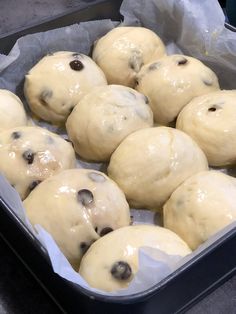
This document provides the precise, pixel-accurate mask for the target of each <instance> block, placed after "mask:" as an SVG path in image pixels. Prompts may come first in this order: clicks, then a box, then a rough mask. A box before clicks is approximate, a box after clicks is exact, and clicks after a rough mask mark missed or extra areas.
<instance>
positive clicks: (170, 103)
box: [136, 55, 219, 125]
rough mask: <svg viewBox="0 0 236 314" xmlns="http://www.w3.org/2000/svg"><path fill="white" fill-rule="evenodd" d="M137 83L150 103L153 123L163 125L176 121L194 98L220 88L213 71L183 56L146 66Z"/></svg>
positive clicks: (171, 57)
mask: <svg viewBox="0 0 236 314" xmlns="http://www.w3.org/2000/svg"><path fill="white" fill-rule="evenodd" d="M136 83H137V85H136V89H137V90H138V91H139V92H141V93H143V94H145V95H146V96H148V98H149V100H150V106H151V108H152V111H153V114H154V120H155V121H156V122H157V123H159V124H162V125H169V124H170V123H171V122H173V121H174V120H175V119H176V117H177V115H178V114H179V112H180V111H181V109H182V108H183V107H184V106H185V105H187V103H189V102H190V101H191V100H192V99H193V98H194V97H196V96H200V95H203V94H207V93H210V92H213V91H215V90H218V89H219V83H218V79H217V77H216V75H215V73H214V72H213V71H212V70H211V69H209V68H208V67H207V66H205V65H204V64H203V63H202V62H201V61H199V60H197V59H195V58H191V57H188V56H183V55H172V56H166V57H163V58H161V59H159V60H157V61H156V62H153V63H149V64H147V65H145V66H144V67H143V68H142V69H141V71H140V72H139V73H138V75H137V82H136Z"/></svg>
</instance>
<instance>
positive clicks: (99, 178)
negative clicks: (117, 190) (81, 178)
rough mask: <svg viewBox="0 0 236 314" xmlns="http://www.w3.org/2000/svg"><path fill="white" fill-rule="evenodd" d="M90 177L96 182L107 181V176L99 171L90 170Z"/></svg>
mask: <svg viewBox="0 0 236 314" xmlns="http://www.w3.org/2000/svg"><path fill="white" fill-rule="evenodd" d="M88 177H89V179H91V180H92V181H94V182H105V181H106V178H105V177H104V176H103V175H102V174H100V173H97V172H89V173H88Z"/></svg>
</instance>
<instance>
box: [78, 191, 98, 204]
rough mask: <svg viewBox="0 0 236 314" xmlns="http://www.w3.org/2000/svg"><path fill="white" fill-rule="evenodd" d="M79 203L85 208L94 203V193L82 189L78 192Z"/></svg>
mask: <svg viewBox="0 0 236 314" xmlns="http://www.w3.org/2000/svg"><path fill="white" fill-rule="evenodd" d="M77 198H78V201H79V202H81V203H82V205H83V206H88V205H90V204H91V203H92V202H93V199H94V197H93V193H92V192H91V191H89V190H87V189H82V190H80V191H78V194H77Z"/></svg>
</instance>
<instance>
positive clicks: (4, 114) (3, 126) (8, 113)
mask: <svg viewBox="0 0 236 314" xmlns="http://www.w3.org/2000/svg"><path fill="white" fill-rule="evenodd" d="M24 125H27V116H26V113H25V109H24V106H23V104H22V102H21V100H20V98H19V97H17V96H16V95H15V94H13V93H12V92H10V91H9V90H6V89H0V132H1V131H4V130H7V129H11V128H14V127H17V126H24Z"/></svg>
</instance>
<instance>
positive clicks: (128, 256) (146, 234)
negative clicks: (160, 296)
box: [79, 225, 191, 291]
mask: <svg viewBox="0 0 236 314" xmlns="http://www.w3.org/2000/svg"><path fill="white" fill-rule="evenodd" d="M114 245H115V249H112V248H113V247H114ZM144 246H147V247H152V248H156V249H159V250H162V251H164V252H165V253H167V254H170V255H180V256H185V255H187V254H189V253H191V250H190V249H189V247H188V246H187V245H186V243H185V242H184V241H183V240H182V239H180V238H179V237H178V236H177V235H176V234H174V233H173V232H171V231H170V230H167V229H164V228H161V227H157V226H152V225H136V226H129V227H124V228H121V229H118V230H116V231H114V232H111V233H109V234H108V235H106V236H105V237H103V238H101V239H99V240H98V241H96V242H95V243H94V244H93V245H92V246H91V247H90V249H89V250H88V252H87V253H86V254H85V255H84V257H83V259H82V261H81V265H80V270H79V272H80V274H81V275H82V277H84V279H85V280H86V281H87V282H88V283H89V284H90V285H91V286H92V287H94V288H97V289H101V290H105V291H114V290H119V289H122V288H126V287H127V286H128V285H129V283H130V281H131V280H132V279H133V276H134V275H135V274H136V273H137V271H138V250H139V248H141V247H144ZM118 263H119V265H117V264H118Z"/></svg>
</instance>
